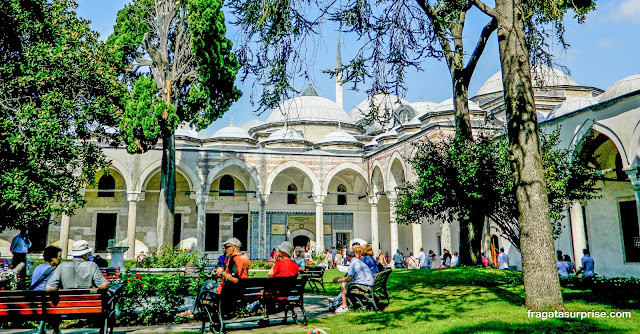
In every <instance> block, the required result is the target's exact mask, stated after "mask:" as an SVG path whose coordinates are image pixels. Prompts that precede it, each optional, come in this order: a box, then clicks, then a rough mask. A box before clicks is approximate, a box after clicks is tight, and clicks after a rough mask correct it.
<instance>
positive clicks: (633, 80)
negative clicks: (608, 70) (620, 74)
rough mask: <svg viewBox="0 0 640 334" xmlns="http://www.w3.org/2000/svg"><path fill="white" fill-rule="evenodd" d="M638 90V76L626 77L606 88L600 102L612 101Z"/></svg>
mask: <svg viewBox="0 0 640 334" xmlns="http://www.w3.org/2000/svg"><path fill="white" fill-rule="evenodd" d="M639 89H640V74H634V75H632V76H629V77H626V78H624V79H622V80H620V81H618V82H616V83H614V84H613V85H611V87H609V88H607V90H606V91H605V92H604V93H602V95H600V97H599V98H600V101H602V102H604V101H607V100H611V99H614V98H616V97H618V96H622V95H624V94H627V93H631V92H635V91H637V90H639Z"/></svg>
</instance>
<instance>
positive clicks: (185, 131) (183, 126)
mask: <svg viewBox="0 0 640 334" xmlns="http://www.w3.org/2000/svg"><path fill="white" fill-rule="evenodd" d="M175 135H176V136H183V137H191V138H198V131H196V129H195V128H193V127H191V126H189V124H187V123H185V122H182V123H180V125H178V128H177V129H176V132H175Z"/></svg>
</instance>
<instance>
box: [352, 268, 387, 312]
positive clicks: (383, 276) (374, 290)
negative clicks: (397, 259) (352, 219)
mask: <svg viewBox="0 0 640 334" xmlns="http://www.w3.org/2000/svg"><path fill="white" fill-rule="evenodd" d="M391 271H392V270H391V269H387V270H384V271H381V272H379V273H377V274H376V277H375V278H374V280H373V286H370V287H369V286H365V285H361V284H352V285H350V286H349V288H348V289H347V301H348V304H349V307H350V308H362V309H367V310H374V311H382V310H384V308H385V307H387V306H388V305H389V303H390V300H389V294H388V293H387V280H388V279H389V275H390V274H391ZM385 300H386V301H385Z"/></svg>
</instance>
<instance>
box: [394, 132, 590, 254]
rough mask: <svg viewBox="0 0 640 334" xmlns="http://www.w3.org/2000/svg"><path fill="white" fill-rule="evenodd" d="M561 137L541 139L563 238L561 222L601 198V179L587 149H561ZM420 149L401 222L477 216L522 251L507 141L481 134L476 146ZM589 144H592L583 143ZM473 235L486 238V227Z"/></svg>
mask: <svg viewBox="0 0 640 334" xmlns="http://www.w3.org/2000/svg"><path fill="white" fill-rule="evenodd" d="M559 133H560V132H559V129H556V130H554V131H553V132H551V133H550V134H544V133H543V135H542V136H541V139H542V144H541V145H542V146H541V152H542V164H543V166H544V179H545V185H546V190H547V193H548V194H549V196H548V200H549V207H550V211H549V217H550V220H551V225H552V229H553V235H554V236H557V235H559V234H560V228H561V226H560V224H561V221H562V220H563V219H564V218H565V212H566V208H567V207H568V206H569V204H570V203H571V202H573V201H581V200H589V199H592V198H595V197H596V191H597V189H596V188H595V184H596V181H597V180H598V176H597V169H598V168H597V167H596V165H595V164H594V163H593V161H592V158H593V157H591V156H589V154H588V150H584V149H581V150H576V149H575V148H574V147H569V148H564V147H560V136H559ZM416 145H417V146H418V152H417V153H416V155H415V156H414V157H413V159H412V160H411V163H412V166H413V168H414V170H415V171H416V174H417V175H418V180H416V181H415V182H413V183H410V184H408V185H407V188H406V189H405V191H404V192H403V193H402V195H401V196H400V199H399V201H398V203H399V204H398V219H399V221H400V222H403V221H415V220H419V219H424V218H426V219H427V220H428V221H429V222H431V223H433V222H440V221H454V220H461V219H460V217H464V216H466V215H470V214H474V213H475V214H479V215H481V217H488V218H489V219H491V221H493V222H495V223H496V225H498V227H499V228H500V233H501V234H502V236H503V237H504V238H506V239H507V240H509V241H510V242H511V243H512V244H513V245H514V246H515V247H516V248H517V249H518V250H519V249H520V229H519V227H518V220H517V219H518V216H517V212H518V211H517V201H516V192H515V180H514V179H513V175H514V173H513V171H512V170H511V164H510V163H509V159H508V157H509V145H508V142H507V140H506V138H505V136H499V137H491V136H487V135H480V136H479V137H478V138H477V139H476V140H475V141H474V142H470V141H467V140H462V139H460V138H458V137H455V138H441V139H440V140H437V141H426V142H421V143H417V144H416ZM590 145H591V140H590V139H587V140H586V141H585V142H584V144H583V146H584V147H589V146H590ZM466 221H469V220H466ZM471 231H472V233H480V234H481V233H482V226H481V227H480V228H478V229H477V230H476V229H471ZM477 242H478V244H474V245H472V246H473V247H474V249H475V248H480V244H479V243H480V242H479V241H477Z"/></svg>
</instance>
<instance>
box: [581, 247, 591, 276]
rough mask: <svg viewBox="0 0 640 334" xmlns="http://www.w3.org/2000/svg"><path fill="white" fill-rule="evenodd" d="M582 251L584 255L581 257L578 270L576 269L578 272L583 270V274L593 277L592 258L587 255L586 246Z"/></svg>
mask: <svg viewBox="0 0 640 334" xmlns="http://www.w3.org/2000/svg"><path fill="white" fill-rule="evenodd" d="M582 253H583V254H584V256H583V257H582V267H581V268H580V270H578V273H580V272H584V275H585V276H587V277H593V276H594V271H593V269H594V263H593V258H591V256H590V255H589V250H588V249H586V248H585V249H583V250H582Z"/></svg>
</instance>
